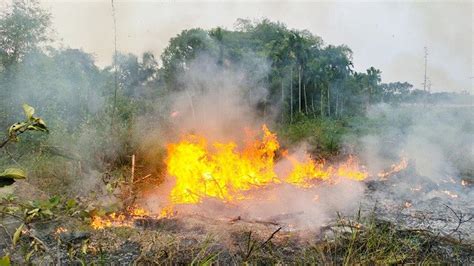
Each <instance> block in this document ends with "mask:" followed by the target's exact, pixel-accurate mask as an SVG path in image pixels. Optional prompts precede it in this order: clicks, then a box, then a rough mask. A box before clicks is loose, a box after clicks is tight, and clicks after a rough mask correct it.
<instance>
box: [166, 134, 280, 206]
mask: <svg viewBox="0 0 474 266" xmlns="http://www.w3.org/2000/svg"><path fill="white" fill-rule="evenodd" d="M263 133H264V135H263V139H262V140H261V141H253V142H247V144H246V147H245V148H244V149H243V150H242V151H237V144H235V143H234V142H229V143H213V144H212V145H211V147H209V146H208V144H207V141H206V139H204V138H203V137H200V136H196V135H187V136H185V137H184V139H183V140H182V141H181V142H179V143H173V144H169V145H168V147H167V149H168V157H167V159H166V164H167V167H168V169H167V170H168V174H169V175H170V176H173V177H174V178H175V181H176V184H175V186H174V188H173V189H172V191H171V194H170V199H171V202H173V203H175V204H182V203H198V202H200V201H201V200H202V199H203V198H204V197H212V198H218V199H221V200H223V201H232V200H235V199H241V198H243V197H244V195H243V193H242V192H244V191H248V190H250V189H251V188H254V187H256V186H264V185H267V184H269V183H272V182H276V181H275V179H276V174H275V172H274V170H273V167H274V158H275V152H276V151H277V150H278V148H279V143H278V141H277V138H276V135H275V134H273V133H272V132H270V131H269V130H268V129H267V127H265V126H264V127H263Z"/></svg>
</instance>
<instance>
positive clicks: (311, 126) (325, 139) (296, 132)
mask: <svg viewBox="0 0 474 266" xmlns="http://www.w3.org/2000/svg"><path fill="white" fill-rule="evenodd" d="M345 133H347V128H346V126H345V123H344V122H343V121H337V120H332V119H328V118H318V119H310V118H305V117H301V118H299V119H298V121H296V122H294V123H293V124H289V125H285V126H283V127H282V128H281V129H280V131H279V134H278V135H279V136H280V137H281V138H282V141H283V142H284V143H288V144H295V143H299V142H302V141H304V142H309V144H310V147H311V148H312V149H313V153H315V154H317V155H318V156H320V157H321V158H324V157H327V156H331V155H336V154H337V153H338V152H339V148H340V147H341V145H342V141H343V136H344V134H345Z"/></svg>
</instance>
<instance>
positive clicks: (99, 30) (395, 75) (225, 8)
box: [42, 0, 474, 93]
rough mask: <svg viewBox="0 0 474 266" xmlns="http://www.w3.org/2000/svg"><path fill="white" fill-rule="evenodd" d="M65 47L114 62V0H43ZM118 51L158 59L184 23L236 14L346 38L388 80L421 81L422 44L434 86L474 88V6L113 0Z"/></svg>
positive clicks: (229, 21)
mask: <svg viewBox="0 0 474 266" xmlns="http://www.w3.org/2000/svg"><path fill="white" fill-rule="evenodd" d="M42 3H43V5H44V6H45V7H46V8H47V9H48V10H49V11H50V12H51V13H52V15H53V26H54V28H55V30H56V38H57V39H60V43H61V44H62V45H63V46H65V47H72V48H82V49H83V50H84V51H85V52H89V53H93V54H94V55H95V58H96V60H97V62H98V64H99V65H102V66H103V65H106V64H110V62H111V58H112V54H113V50H114V49H113V20H112V7H111V2H110V1H107V0H105V1H100V0H96V1H77V0H76V1H42ZM115 9H116V18H117V31H118V35H117V40H118V49H119V51H121V52H131V53H134V54H141V53H143V52H145V51H152V52H153V53H154V54H155V56H156V57H159V56H160V54H161V52H162V51H163V49H164V48H165V47H166V46H167V44H168V41H169V39H170V38H171V37H173V36H175V35H176V34H178V33H179V32H180V31H182V30H184V29H189V28H194V27H201V28H204V29H210V28H213V27H217V26H221V27H224V28H227V29H232V28H233V25H234V23H235V21H236V19H237V18H249V19H259V18H268V19H270V20H274V21H281V22H283V23H285V24H286V25H287V26H288V27H289V28H296V29H308V30H309V31H311V32H312V33H314V34H316V35H319V36H321V37H322V38H323V40H324V41H325V43H326V44H336V45H338V44H346V45H348V46H349V47H350V48H351V49H352V50H353V52H354V65H355V68H356V70H357V71H364V70H365V69H367V68H369V67H370V66H374V67H376V68H379V69H381V70H382V79H383V81H384V82H390V81H408V82H410V83H412V84H414V85H415V86H417V87H421V86H422V85H421V83H422V82H423V72H424V69H423V65H424V59H423V55H424V52H423V47H424V46H427V47H428V49H429V56H428V65H429V67H428V76H429V78H430V79H431V83H432V90H433V91H442V90H448V91H460V90H468V91H470V92H471V93H472V92H474V91H473V80H474V79H473V76H474V74H473V72H474V71H473V69H474V66H473V54H474V48H473V4H472V2H471V1H456V2H453V1H438V2H417V1H411V2H406V1H403V2H400V1H399V2H387V1H381V2H380V1H379V2H354V1H344V2H342V1H341V2H312V1H306V2H297V1H267V2H262V1H215V2H204V1H187V2H183V1H165V0H162V1H117V0H116V1H115Z"/></svg>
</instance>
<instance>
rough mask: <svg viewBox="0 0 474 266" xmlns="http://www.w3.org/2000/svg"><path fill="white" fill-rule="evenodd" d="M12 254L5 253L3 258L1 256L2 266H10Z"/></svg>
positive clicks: (0, 263) (0, 265)
mask: <svg viewBox="0 0 474 266" xmlns="http://www.w3.org/2000/svg"><path fill="white" fill-rule="evenodd" d="M10 265H11V263H10V256H8V255H5V256H3V257H2V258H0V266H10Z"/></svg>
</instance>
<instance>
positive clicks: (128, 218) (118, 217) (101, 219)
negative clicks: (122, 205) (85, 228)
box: [91, 208, 150, 229]
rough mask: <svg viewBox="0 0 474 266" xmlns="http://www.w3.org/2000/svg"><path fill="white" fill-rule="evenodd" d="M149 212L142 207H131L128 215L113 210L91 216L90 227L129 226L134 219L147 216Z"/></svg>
mask: <svg viewBox="0 0 474 266" xmlns="http://www.w3.org/2000/svg"><path fill="white" fill-rule="evenodd" d="M149 215H150V213H149V212H148V211H146V210H145V209H142V208H133V209H132V210H130V211H129V214H128V215H125V214H117V213H115V212H113V213H111V214H109V215H106V216H99V215H94V216H92V221H91V227H92V228H94V229H104V228H107V227H112V226H113V227H131V226H133V223H134V220H135V219H136V218H140V217H146V216H149Z"/></svg>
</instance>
